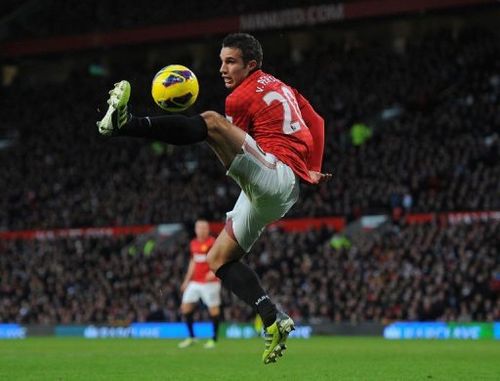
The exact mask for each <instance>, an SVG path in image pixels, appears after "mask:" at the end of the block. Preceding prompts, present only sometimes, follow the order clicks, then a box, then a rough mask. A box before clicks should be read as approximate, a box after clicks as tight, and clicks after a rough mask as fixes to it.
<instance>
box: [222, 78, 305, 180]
mask: <svg viewBox="0 0 500 381" xmlns="http://www.w3.org/2000/svg"><path fill="white" fill-rule="evenodd" d="M296 94H297V96H296ZM297 100H299V101H300V102H307V101H306V100H305V99H304V98H303V97H302V96H300V94H298V92H297V91H296V90H295V89H292V88H291V87H290V86H288V85H286V84H285V83H283V82H281V81H280V80H279V79H277V78H275V77H273V76H272V75H270V74H267V73H264V72H263V71H262V70H257V71H255V72H254V73H252V74H251V75H249V76H248V77H247V78H245V80H244V81H243V82H242V83H241V84H240V85H239V86H238V87H236V89H234V90H233V92H231V94H229V95H228V96H227V98H226V117H227V119H228V120H229V121H230V122H232V123H233V124H235V125H236V126H238V127H239V128H241V129H242V130H244V131H245V132H247V133H248V134H249V135H250V136H252V137H253V138H254V139H255V141H256V142H257V144H258V145H259V146H260V147H261V148H262V149H263V150H264V151H265V152H269V153H271V154H273V155H274V156H276V157H277V158H278V159H279V160H281V161H282V162H283V163H285V164H286V165H288V166H289V167H290V168H291V169H292V170H293V172H294V173H295V174H297V175H298V176H299V177H300V178H302V179H303V180H305V181H307V182H310V177H309V169H313V168H312V166H311V163H310V161H311V155H312V151H313V148H314V144H313V138H312V135H311V132H310V131H309V128H308V127H307V125H306V124H305V122H304V119H303V118H302V114H301V111H300V110H301V108H302V105H301V104H299V103H298V101H297Z"/></svg>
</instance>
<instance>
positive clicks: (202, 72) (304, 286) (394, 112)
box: [0, 2, 500, 324]
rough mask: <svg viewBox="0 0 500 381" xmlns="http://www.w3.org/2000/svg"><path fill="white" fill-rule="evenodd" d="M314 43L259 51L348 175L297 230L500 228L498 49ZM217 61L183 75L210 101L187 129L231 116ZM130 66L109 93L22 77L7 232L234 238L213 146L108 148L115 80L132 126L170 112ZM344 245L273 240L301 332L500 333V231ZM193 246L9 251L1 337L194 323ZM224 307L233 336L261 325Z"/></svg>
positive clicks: (114, 244)
mask: <svg viewBox="0 0 500 381" xmlns="http://www.w3.org/2000/svg"><path fill="white" fill-rule="evenodd" d="M33 3H36V2H33ZM68 3H74V2H68ZM113 3H114V2H111V3H109V4H111V5H109V4H108V3H106V4H104V3H102V5H101V6H102V7H108V6H112V4H113ZM223 3H224V2H221V4H223ZM260 3H261V2H257V3H256V4H257V5H256V8H255V10H257V9H258V4H260ZM81 6H82V7H84V5H83V4H82V5H81ZM179 6H180V7H182V6H183V4H180V5H179ZM207 8H208V6H207ZM98 9H99V8H96V12H97V11H98ZM104 13H106V14H107V12H104ZM104 13H103V14H104ZM129 14H133V13H129ZM89 17H90V16H89ZM117 17H118V16H117ZM172 17H174V16H172ZM179 17H180V18H182V17H181V16H179ZM122 21H123V20H122ZM153 21H154V20H153V19H151V20H150V21H148V22H153ZM123 22H124V23H125V24H124V26H127V25H128V24H126V22H125V21H123ZM55 25H56V24H54V26H55ZM133 25H140V23H138V24H133ZM129 26H130V25H129ZM75 30H77V29H75ZM43 33H44V32H43V31H41V32H40V35H43ZM47 33H48V34H50V33H52V32H51V31H49V32H47ZM56 33H57V32H56ZM313 38H314V43H313V44H311V45H309V47H304V48H303V50H301V51H293V52H291V51H288V52H286V53H283V49H273V45H266V42H267V41H268V40H267V39H266V36H262V41H263V43H264V51H265V56H264V57H265V58H264V70H266V71H269V72H271V73H273V74H276V76H278V77H279V78H281V79H283V80H285V81H286V82H288V83H290V84H291V85H293V86H294V87H296V88H298V89H299V90H300V92H302V93H303V94H304V95H305V96H306V97H307V98H308V99H309V100H310V101H311V103H312V104H313V105H314V106H315V107H316V108H317V109H318V111H319V112H320V113H321V114H322V115H323V116H324V119H325V121H326V145H325V161H324V168H323V169H324V171H327V172H333V174H334V178H333V181H332V182H330V183H326V184H323V185H321V186H320V187H319V188H315V187H311V186H307V185H303V186H302V188H301V193H302V195H301V199H300V201H299V202H298V204H297V205H296V206H295V207H294V208H293V209H292V211H291V213H290V214H289V216H291V217H311V216H315V217H317V216H332V215H340V216H346V217H347V218H348V219H349V220H350V219H355V218H357V217H359V216H362V215H365V214H370V213H384V214H390V213H392V212H394V211H395V210H399V211H401V212H403V213H411V212H413V213H420V212H429V213H433V212H441V211H478V210H500V181H499V179H500V134H499V132H498V131H499V130H500V129H499V126H500V108H499V104H500V38H499V36H498V35H496V34H495V33H494V32H491V31H488V30H486V29H470V28H466V29H462V30H459V31H451V30H439V31H434V32H429V33H427V34H423V35H421V36H419V37H416V36H414V37H412V38H410V39H408V40H407V41H406V44H405V45H404V46H399V47H398V48H397V49H395V48H394V46H389V45H388V44H384V43H382V42H381V43H377V42H373V41H360V40H358V41H352V40H350V41H347V40H346V41H343V42H331V41H330V40H328V39H327V38H325V39H324V40H323V37H322V36H321V35H320V34H319V33H318V34H315V35H314V37H313ZM269 41H270V40H269ZM274 43H276V42H274ZM269 44H271V42H269ZM217 46H218V45H217ZM292 53H293V54H292ZM109 54H112V53H109ZM118 54H123V52H121V53H120V52H119V53H118ZM217 55H218V51H217V50H216V51H215V52H214V55H213V57H212V58H203V60H204V61H202V62H201V64H200V62H198V64H195V57H185V58H184V60H182V61H177V62H182V63H185V64H187V65H188V66H191V63H192V65H193V66H192V67H197V68H198V69H196V70H195V71H196V73H197V75H198V77H199V79H200V81H201V89H202V93H201V95H200V99H199V100H198V102H197V104H196V105H195V106H194V108H193V110H191V111H190V112H199V111H203V110H205V109H208V108H210V109H215V110H217V111H219V112H221V113H223V100H224V94H225V93H224V89H223V84H222V81H221V80H220V78H219V77H218V65H219V63H218V56H217ZM75 57H76V56H75ZM75 59H80V60H81V61H82V62H85V63H91V62H94V61H93V58H92V55H90V56H87V55H85V54H82V55H81V56H78V57H76V58H75ZM163 59H165V57H163ZM190 59H191V60H192V61H190ZM34 62H36V61H34ZM117 62H118V60H110V61H109V62H108V64H107V66H106V72H107V73H108V74H107V76H91V75H89V73H88V72H87V71H83V70H81V71H75V72H73V73H71V74H69V75H68V78H67V79H66V80H65V81H63V82H57V81H54V82H50V81H46V80H42V79H40V83H41V84H40V85H38V84H37V83H36V82H33V80H32V78H31V77H30V79H29V80H27V79H26V78H25V77H24V76H23V75H22V73H20V75H18V77H17V78H16V79H15V81H14V83H13V85H11V86H9V87H3V88H0V91H1V92H2V94H1V96H0V103H1V109H2V113H3V115H2V126H0V132H1V131H2V130H3V129H8V130H11V131H14V132H15V134H17V136H16V137H15V138H14V140H13V144H12V145H11V146H10V147H7V148H3V149H0V162H1V167H2V170H1V171H0V231H2V230H24V229H50V228H73V227H84V226H110V225H112V226H115V225H137V224H158V223H165V222H188V221H194V220H195V219H196V218H198V217H199V216H204V217H207V218H209V219H210V220H223V219H224V217H225V212H226V211H228V210H230V209H231V208H232V206H233V204H234V202H235V200H236V198H237V196H238V193H239V189H238V187H237V186H235V185H234V184H233V183H232V182H231V181H230V180H229V179H228V178H227V177H226V176H225V171H224V169H223V168H222V166H221V165H220V164H219V163H218V162H217V158H216V157H215V155H214V154H213V153H212V152H211V151H210V150H209V149H208V148H207V146H205V145H204V144H198V145H195V146H193V147H181V148H177V147H172V146H167V145H164V144H161V143H158V142H150V141H145V140H141V139H129V138H104V137H102V136H99V135H98V133H97V129H96V127H95V121H96V120H97V119H99V118H100V117H101V116H102V115H103V114H104V112H105V107H106V104H105V99H106V96H107V91H108V89H109V88H110V86H112V83H113V82H115V81H116V80H119V79H122V78H129V79H130V80H131V82H132V86H133V93H132V100H131V104H132V106H131V111H132V112H133V113H135V114H138V115H145V114H148V113H158V112H159V110H155V109H154V108H153V105H152V101H151V99H150V95H149V94H148V92H149V84H150V80H151V77H152V74H154V72H153V71H152V67H153V66H154V65H153V64H152V63H151V62H143V59H142V57H141V56H140V55H129V58H127V59H125V60H124V61H122V63H120V64H118V63H117ZM157 63H158V62H156V64H157ZM87 66H88V65H86V66H85V67H87ZM160 67H161V66H160ZM27 77H28V76H27ZM96 108H97V110H96ZM356 123H362V124H363V125H365V126H367V127H368V128H369V130H370V131H371V134H370V137H369V138H368V139H367V140H366V141H364V142H362V144H354V143H353V141H352V136H351V128H352V126H353V125H354V124H356ZM333 233H334V232H332V231H330V230H328V229H322V230H318V231H309V232H305V233H294V234H289V233H287V234H285V233H283V232H281V231H279V230H271V231H268V232H266V233H265V235H264V237H263V238H262V239H261V240H260V241H258V243H257V244H256V246H255V247H254V249H253V250H252V253H251V254H250V255H249V256H248V257H247V260H248V262H249V263H250V265H251V266H252V267H253V268H255V270H256V271H257V272H258V273H259V274H260V275H261V277H262V279H263V283H264V285H265V286H266V287H267V288H269V290H270V293H271V295H273V296H275V297H276V300H277V301H278V302H279V303H280V304H281V305H282V306H283V307H284V308H285V309H286V310H287V311H289V312H290V313H291V314H292V315H293V317H294V318H295V319H297V320H298V321H307V322H321V321H352V322H358V321H376V322H386V321H392V320H396V319H409V320H436V319H437V320H448V321H451V320H453V321H456V320H458V321H471V320H484V321H492V320H494V319H500V298H499V296H498V292H499V289H500V262H499V261H500V257H499V255H498V253H499V250H500V224H499V223H498V222H495V223H493V222H490V223H486V222H482V223H474V224H463V225H453V226H440V225H435V224H427V225H415V226H405V225H404V224H403V225H401V226H398V225H396V226H395V227H394V228H393V229H391V230H389V231H385V232H383V233H380V234H379V235H376V236H375V239H374V240H369V241H366V242H359V243H355V244H353V246H352V247H351V248H350V249H334V248H332V246H331V244H330V238H331V237H332V235H333ZM188 241H189V237H188V236H187V235H183V236H180V237H177V238H176V241H175V242H173V243H171V244H169V245H157V247H156V249H155V250H154V251H153V253H151V254H150V255H146V254H144V253H141V252H140V251H139V252H135V251H130V250H128V248H129V245H133V244H134V242H135V241H134V238H133V237H123V238H99V239H97V238H89V239H81V238H73V239H57V240H46V241H0V254H1V255H0V321H2V322H7V321H8V322H20V323H87V322H94V323H109V324H115V323H121V322H125V323H126V322H130V321H151V320H163V321H177V320H180V317H181V316H180V314H179V310H178V306H179V303H180V292H179V285H180V283H181V280H182V279H181V277H182V276H183V274H184V271H185V267H186V265H187V261H188V254H187V247H188ZM223 296H224V297H223V299H224V302H225V305H224V318H225V319H226V320H236V321H246V320H248V319H249V318H251V316H252V311H250V310H249V309H248V308H247V307H246V306H244V305H243V304H241V303H240V302H238V301H236V300H235V298H234V297H233V296H232V295H229V294H228V293H226V292H224V295H223ZM199 314H201V316H200V315H198V316H197V318H203V317H206V315H204V314H206V311H204V310H203V311H201V312H199Z"/></svg>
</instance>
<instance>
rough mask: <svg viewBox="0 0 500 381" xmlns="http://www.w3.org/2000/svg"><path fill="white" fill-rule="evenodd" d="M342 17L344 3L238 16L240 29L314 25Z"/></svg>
mask: <svg viewBox="0 0 500 381" xmlns="http://www.w3.org/2000/svg"><path fill="white" fill-rule="evenodd" d="M343 18H344V5H343V4H342V3H340V4H327V5H318V6H313V7H308V8H291V9H284V10H281V11H275V12H263V13H256V14H251V15H242V16H240V29H241V30H260V29H274V28H284V27H293V26H301V25H316V24H322V23H327V22H331V21H337V20H341V19H343Z"/></svg>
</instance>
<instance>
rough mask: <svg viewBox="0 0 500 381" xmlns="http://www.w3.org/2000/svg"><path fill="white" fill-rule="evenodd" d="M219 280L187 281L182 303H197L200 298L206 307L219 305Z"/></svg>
mask: <svg viewBox="0 0 500 381" xmlns="http://www.w3.org/2000/svg"><path fill="white" fill-rule="evenodd" d="M220 289H221V286H220V282H207V283H202V282H189V283H188V286H187V287H186V289H185V290H184V293H183V294H182V304H187V303H198V301H199V300H200V299H201V300H202V302H203V303H204V304H205V305H206V306H207V307H217V306H220Z"/></svg>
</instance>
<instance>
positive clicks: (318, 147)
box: [293, 89, 332, 184]
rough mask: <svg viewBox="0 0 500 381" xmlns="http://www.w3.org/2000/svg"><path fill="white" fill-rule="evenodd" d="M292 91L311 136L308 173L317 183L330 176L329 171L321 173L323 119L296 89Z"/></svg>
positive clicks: (323, 145)
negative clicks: (311, 146) (311, 145)
mask: <svg viewBox="0 0 500 381" xmlns="http://www.w3.org/2000/svg"><path fill="white" fill-rule="evenodd" d="M293 92H294V94H295V98H296V100H297V103H298V105H299V108H300V113H301V114H302V119H304V122H305V123H306V126H307V127H308V128H309V131H310V132H311V135H312V138H313V143H314V149H313V151H312V152H311V158H310V162H309V175H310V177H311V180H312V181H313V183H315V184H317V183H320V182H322V181H325V180H328V179H329V178H330V177H331V176H332V175H331V174H330V173H321V165H322V162H323V152H324V149H325V121H324V119H323V118H322V117H321V115H319V114H318V113H317V112H316V110H314V108H313V107H312V106H311V104H310V103H309V101H308V100H307V99H306V98H304V96H302V94H300V93H299V92H298V91H297V90H296V89H293Z"/></svg>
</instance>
